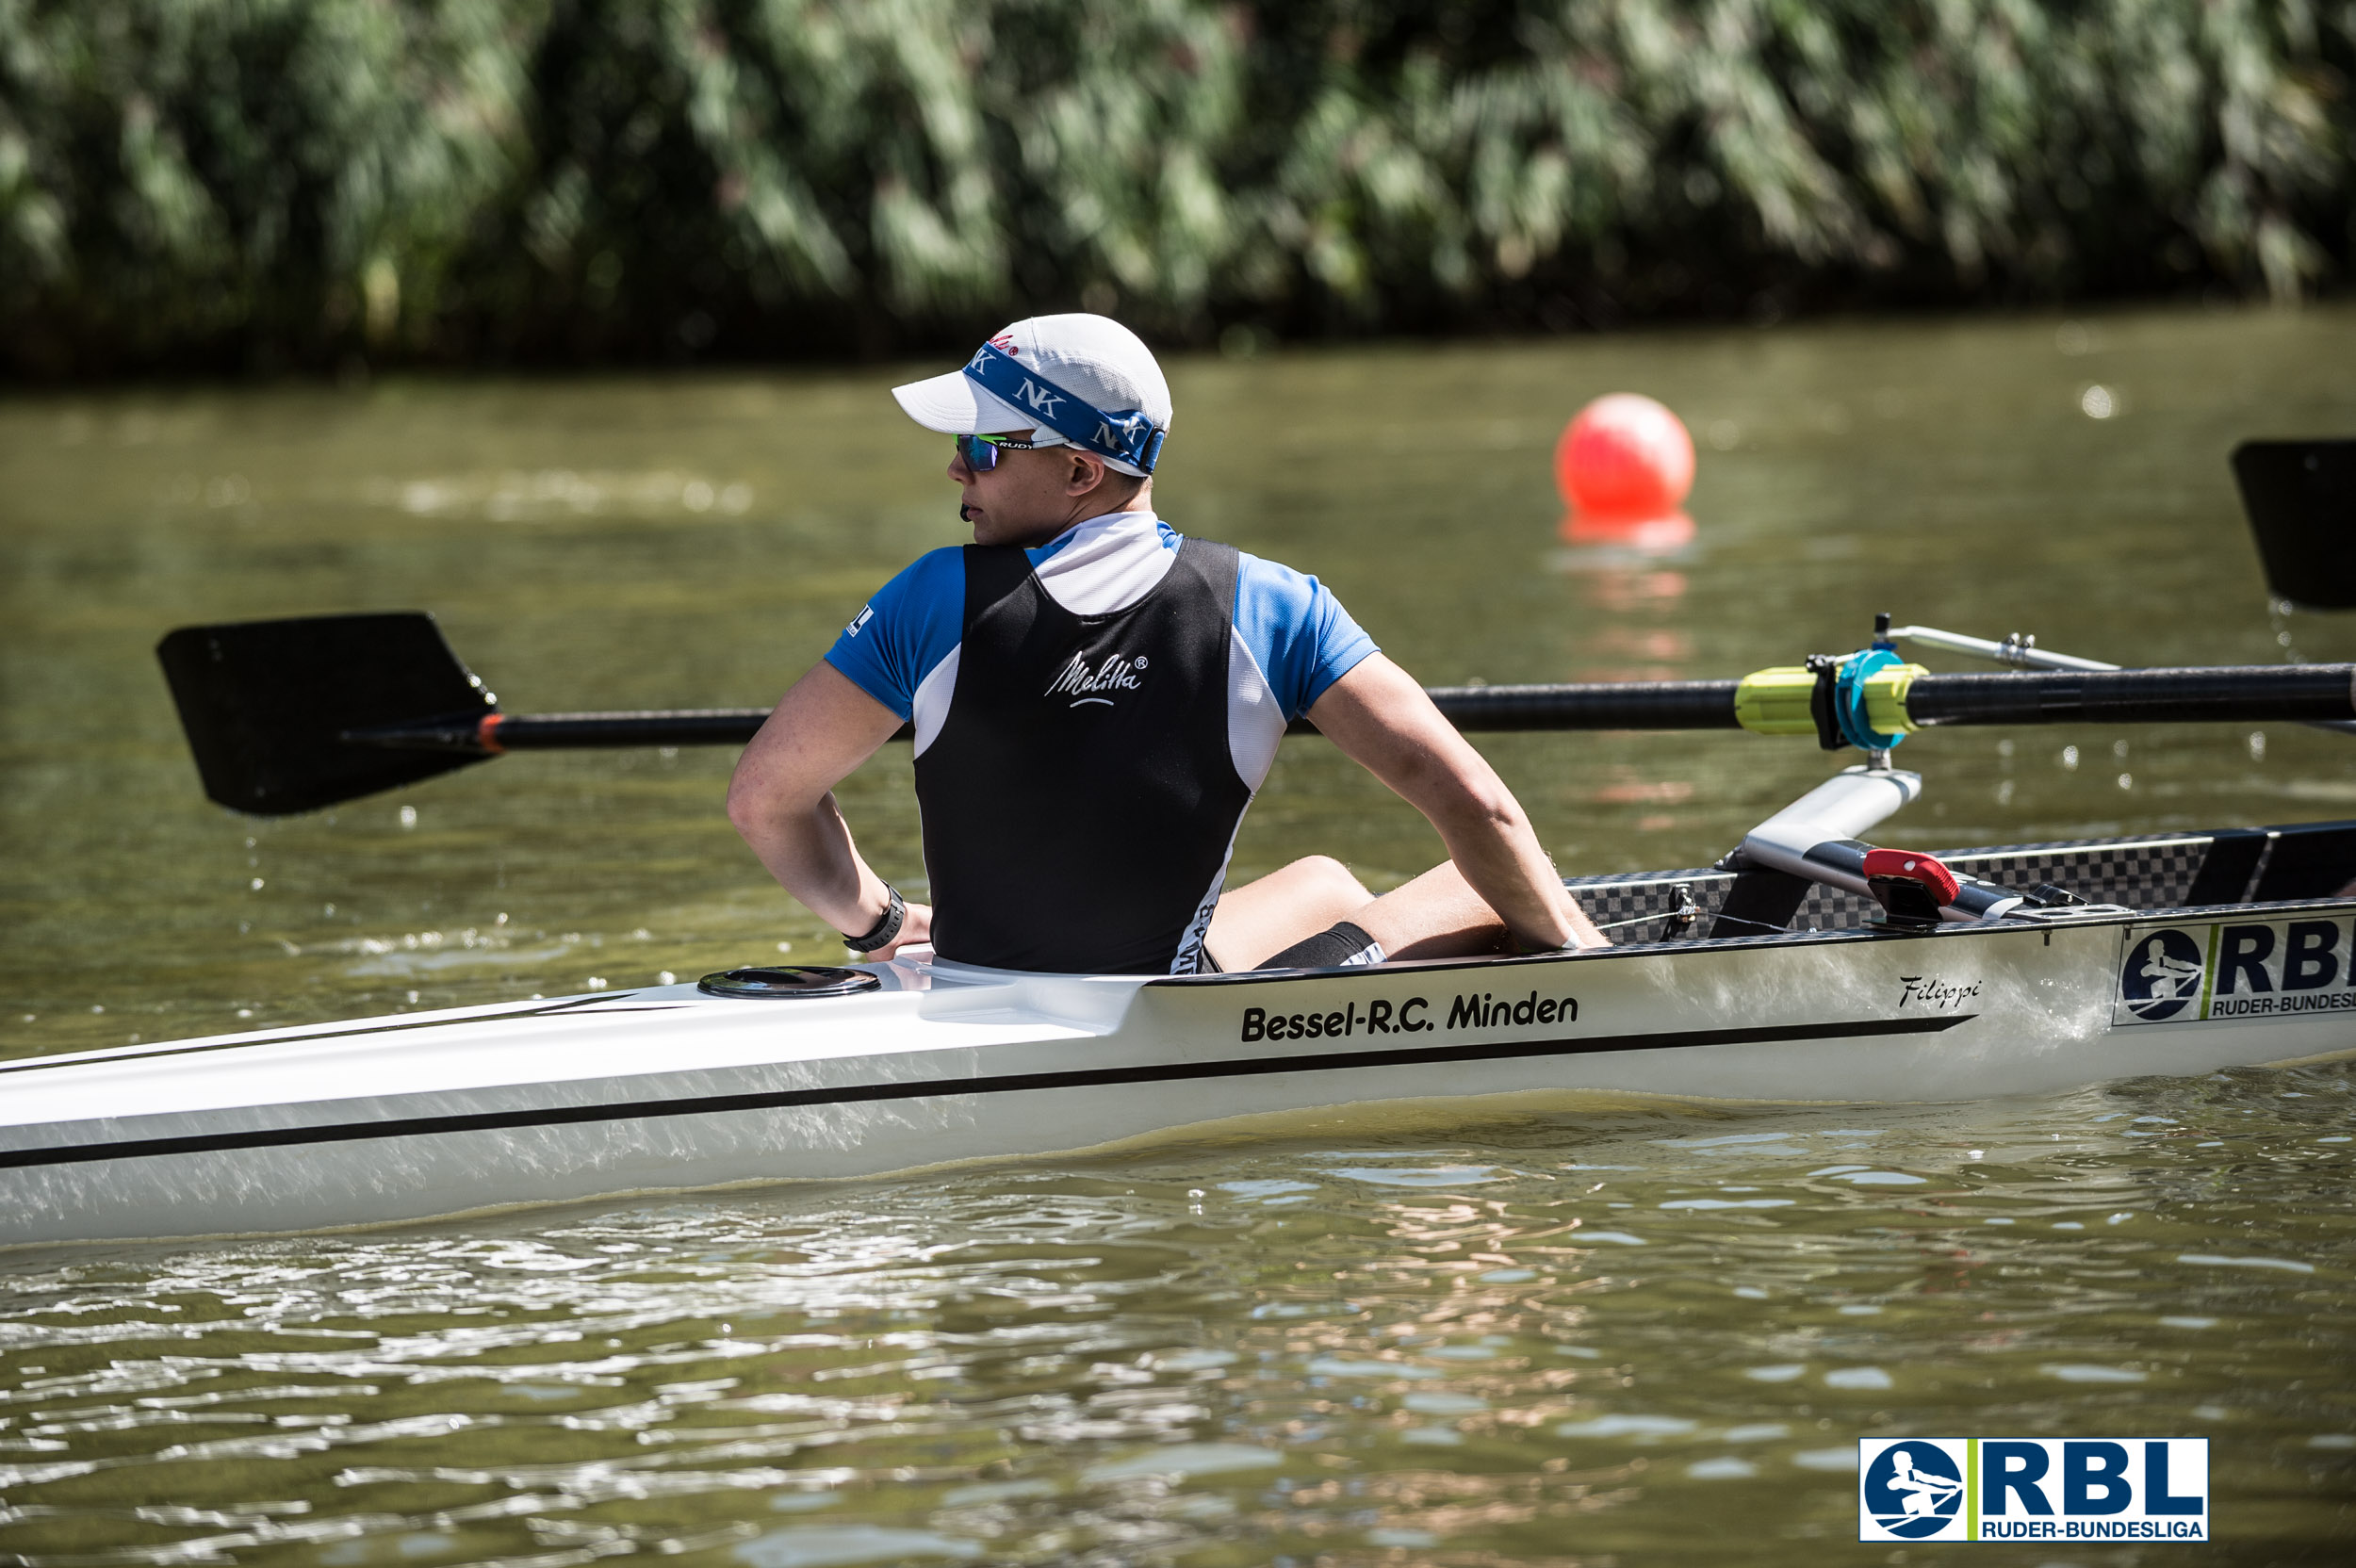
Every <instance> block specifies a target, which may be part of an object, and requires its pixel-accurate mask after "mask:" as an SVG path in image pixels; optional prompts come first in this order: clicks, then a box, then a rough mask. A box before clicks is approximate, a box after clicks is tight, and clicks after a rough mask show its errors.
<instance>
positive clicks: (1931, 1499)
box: [1857, 1437, 2209, 1542]
mask: <svg viewBox="0 0 2356 1568" xmlns="http://www.w3.org/2000/svg"><path fill="white" fill-rule="evenodd" d="M1857 1539H1858V1540H1859V1541H2076V1542H2105V1541H2138V1542H2140V1541H2149V1542H2171V1541H2206V1540H2208V1539H2209V1440H2208V1439H2207V1438H2205V1437H2135V1438H2075V1437H2071V1438H2058V1437H2054V1438H2046V1437H1869V1438H1860V1439H1859V1440H1858V1441H1857Z"/></svg>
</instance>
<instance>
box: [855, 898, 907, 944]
mask: <svg viewBox="0 0 2356 1568" xmlns="http://www.w3.org/2000/svg"><path fill="white" fill-rule="evenodd" d="M884 892H885V893H886V894H887V895H888V902H887V903H886V904H885V905H884V912H883V919H881V920H879V921H877V922H876V923H875V929H874V930H873V931H870V932H867V933H865V934H864V935H862V936H857V937H844V938H843V946H844V947H847V948H849V949H850V950H851V951H852V952H854V953H873V952H875V949H877V948H879V947H890V946H891V945H892V938H894V937H896V936H898V935H899V934H900V927H901V926H903V925H905V924H907V923H908V900H906V899H904V898H902V897H901V896H900V890H899V889H897V888H895V887H893V886H892V884H891V883H889V882H887V883H885V884H884Z"/></svg>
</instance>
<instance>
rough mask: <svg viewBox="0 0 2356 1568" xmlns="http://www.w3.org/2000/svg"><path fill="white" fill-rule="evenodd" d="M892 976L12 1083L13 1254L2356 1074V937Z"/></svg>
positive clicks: (4, 1162) (2130, 917)
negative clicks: (1377, 1138)
mask: <svg viewBox="0 0 2356 1568" xmlns="http://www.w3.org/2000/svg"><path fill="white" fill-rule="evenodd" d="M1631 880H1632V879H1631ZM2327 933H2328V940H2327V939H2326V938H2327ZM2155 943H2156V944H2157V946H2156V947H2155V946H2154V944H2155ZM2261 949H2263V951H2261ZM2185 954H2191V955H2192V957H2191V958H2185V957H2184V956H2183V955H2185ZM2186 963H2190V964H2192V965H2193V966H2194V967H2195V968H2196V969H2197V970H2198V971H2199V972H2198V974H2197V975H2190V974H2185V973H2184V972H2181V971H2182V966H2183V965H2184V964H2186ZM864 967H866V968H868V969H869V970H870V971H871V972H875V974H876V975H877V976H878V977H879V979H880V980H881V981H882V988H880V989H878V990H876V991H875V992H871V993H868V994H864V995H855V996H843V997H826V998H806V999H797V1000H730V999H722V998H715V997H711V996H706V995H703V994H701V993H699V992H698V991H697V990H696V989H695V988H694V987H692V986H676V987H666V988H660V989H652V990H643V991H633V992H624V993H608V994H603V995H597V996H590V997H580V998H567V999H562V1000H560V1001H557V1002H553V1003H545V1004H537V1005H531V1006H527V1007H510V1008H483V1009H473V1010H468V1011H464V1012H459V1013H452V1014H441V1015H423V1016H419V1015H410V1016H403V1017H397V1018H391V1019H383V1020H375V1021H363V1022H358V1023H352V1024H343V1025H335V1026H330V1027H326V1028H320V1029H313V1030H284V1031H275V1032H271V1033H269V1034H262V1035H245V1036H231V1037H220V1038H217V1039H203V1040H188V1041H178V1042H172V1043H170V1044H167V1045H161V1046H152V1047H133V1048H127V1049H124V1050H118V1051H110V1052H99V1053H90V1054H83V1055H78V1056H73V1057H52V1058H36V1059H33V1060H29V1061H20V1062H14V1063H8V1064H0V1244H25V1243H41V1242H57V1241H85V1240H99V1239H128V1238H142V1237H167V1236H191V1235H204V1234H218V1233H254V1232H272V1231H300V1230H310V1229H319V1228H329V1227H338V1226H352V1225H363V1224H372V1223H384V1222H390V1221H401V1220H410V1219H419V1218H426V1217H434V1216H441V1215H449V1214H453V1213H461V1212H466V1211H471V1210H479V1209H483V1208H486V1207H494V1206H499V1205H508V1204H519V1203H542V1202H554V1201H572V1200H581V1199H589V1198H597V1197H605V1196H613V1195H619V1194H625V1193H637V1192H646V1191H649V1190H683V1189H693V1188H700V1187H712V1186H718V1185H724V1184H736V1183H744V1182H757V1181H777V1180H794V1179H836V1178H845V1177H862V1176H875V1175H880V1174H885V1173H889V1172H893V1171H900V1170H907V1169H910V1168H920V1167H924V1166H931V1165H938V1164H941V1163H945V1162H956V1161H968V1160H976V1159H991V1158H1006V1157H1037V1156H1040V1155H1043V1154H1048V1153H1054V1152H1068V1151H1072V1150H1076V1149H1082V1148H1089V1147H1094V1146H1098V1145H1102V1144H1107V1143H1114V1142H1120V1141H1122V1140H1126V1139H1131V1138H1136V1137H1138V1136H1140V1135H1148V1134H1153V1133H1160V1132H1165V1131H1169V1130H1172V1129H1178V1128H1183V1127H1187V1126H1191V1125H1195V1124H1199V1123H1204V1122H1213V1121H1219V1120H1224V1119H1232V1118H1236V1117H1250V1116H1258V1115H1265V1114H1268V1113H1281V1112H1299V1111H1304V1110H1313V1109H1318V1108H1323V1107H1340V1106H1351V1105H1359V1106H1364V1105H1373V1104H1380V1103H1387V1102H1406V1101H1413V1102H1422V1103H1430V1102H1433V1101H1440V1102H1447V1101H1453V1100H1477V1099H1479V1098H1481V1097H1485V1096H1493V1095H1525V1094H1529V1093H1531V1092H1533V1091H1554V1092H1563V1091H1569V1092H1579V1091H1587V1092H1598V1091H1599V1092H1611V1093H1635V1094H1645V1095H1668V1096H1681V1097H1692V1098H1700V1099H1710V1100H1732V1101H1767V1102H1776V1101H1780V1102H1791V1101H1819V1102H1823V1101H1840V1102H1866V1103H1873V1102H1925V1101H1947V1100H1969V1099H1978V1098H1983V1097H1987V1096H1990V1095H2003V1094H2017V1093H2028V1092H2037V1091H2044V1090H2051V1089H2055V1088H2061V1087H2067V1086H2072V1085H2078V1084H2085V1083H2089V1082H2095V1081H2099V1080H2102V1079H2107V1078H2115V1077H2119V1076H2125V1075H2132V1074H2146V1073H2164V1074H2165V1073H2190V1072H2199V1071H2204V1070H2212V1069H2216V1068H2219V1067H2225V1066H2232V1065H2240V1064H2260V1063H2266V1062H2276V1061H2283V1060H2290V1059H2296V1058H2301V1057H2307V1056H2313V1055H2317V1054H2327V1053H2331V1052H2336V1051H2341V1050H2345V1049H2348V1047H2350V1046H2351V1045H2356V1010H2352V1009H2356V901H2348V900H2314V901H2306V902H2301V903H2297V904H2269V905H2266V906H2263V907H2240V908H2227V909H2216V908H2210V909H2197V910H2185V911H2153V912H2141V913H2136V912H2130V911H2126V910H2119V911H2116V912H2111V913H2103V912H2091V913H2083V912H2082V913H2075V914H2068V915H2058V916H2055V917H2053V918H2048V919H2042V920H2036V921H2023V920H2004V921H1994V922H1988V923H1972V924H1961V925H1957V924H1950V925H1945V926H1941V927H1939V928H1936V929H1933V930H1929V931H1924V932H1920V933H1902V934H1892V933H1884V932H1875V931H1867V930H1845V931H1824V932H1794V933H1786V934H1778V935H1772V936H1761V937H1756V938H1747V939H1733V938H1720V939H1703V940H1677V941H1659V942H1651V943H1642V944H1635V945H1629V946H1623V947H1615V948H1610V949H1602V950H1596V951H1592V952H1586V953H1578V954H1562V955H1547V956H1533V957H1527V958H1518V959H1493V960H1485V961H1468V962H1450V963H1431V964H1410V965H1385V966H1381V967H1377V968H1367V969H1352V970H1343V971H1319V972H1276V973H1252V974H1236V975H1213V976H1199V977H1186V978H1172V979H1145V978H1139V977H1122V976H1051V975H1023V974H1011V973H1005V972H990V971H982V970H973V969H968V968H963V967H960V966H956V965H950V964H944V963H935V962H931V961H927V960H924V959H908V960H896V961H894V962H892V963H890V964H883V965H872V966H864ZM2327 968H2328V969H2329V973H2328V974H2327V973H2326V970H2327ZM2154 976H2156V978H2154ZM2261 1000H2263V1001H2264V1003H2265V1005H2259V1003H2260V1002H2261ZM2171 1004H2173V1005H2171Z"/></svg>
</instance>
